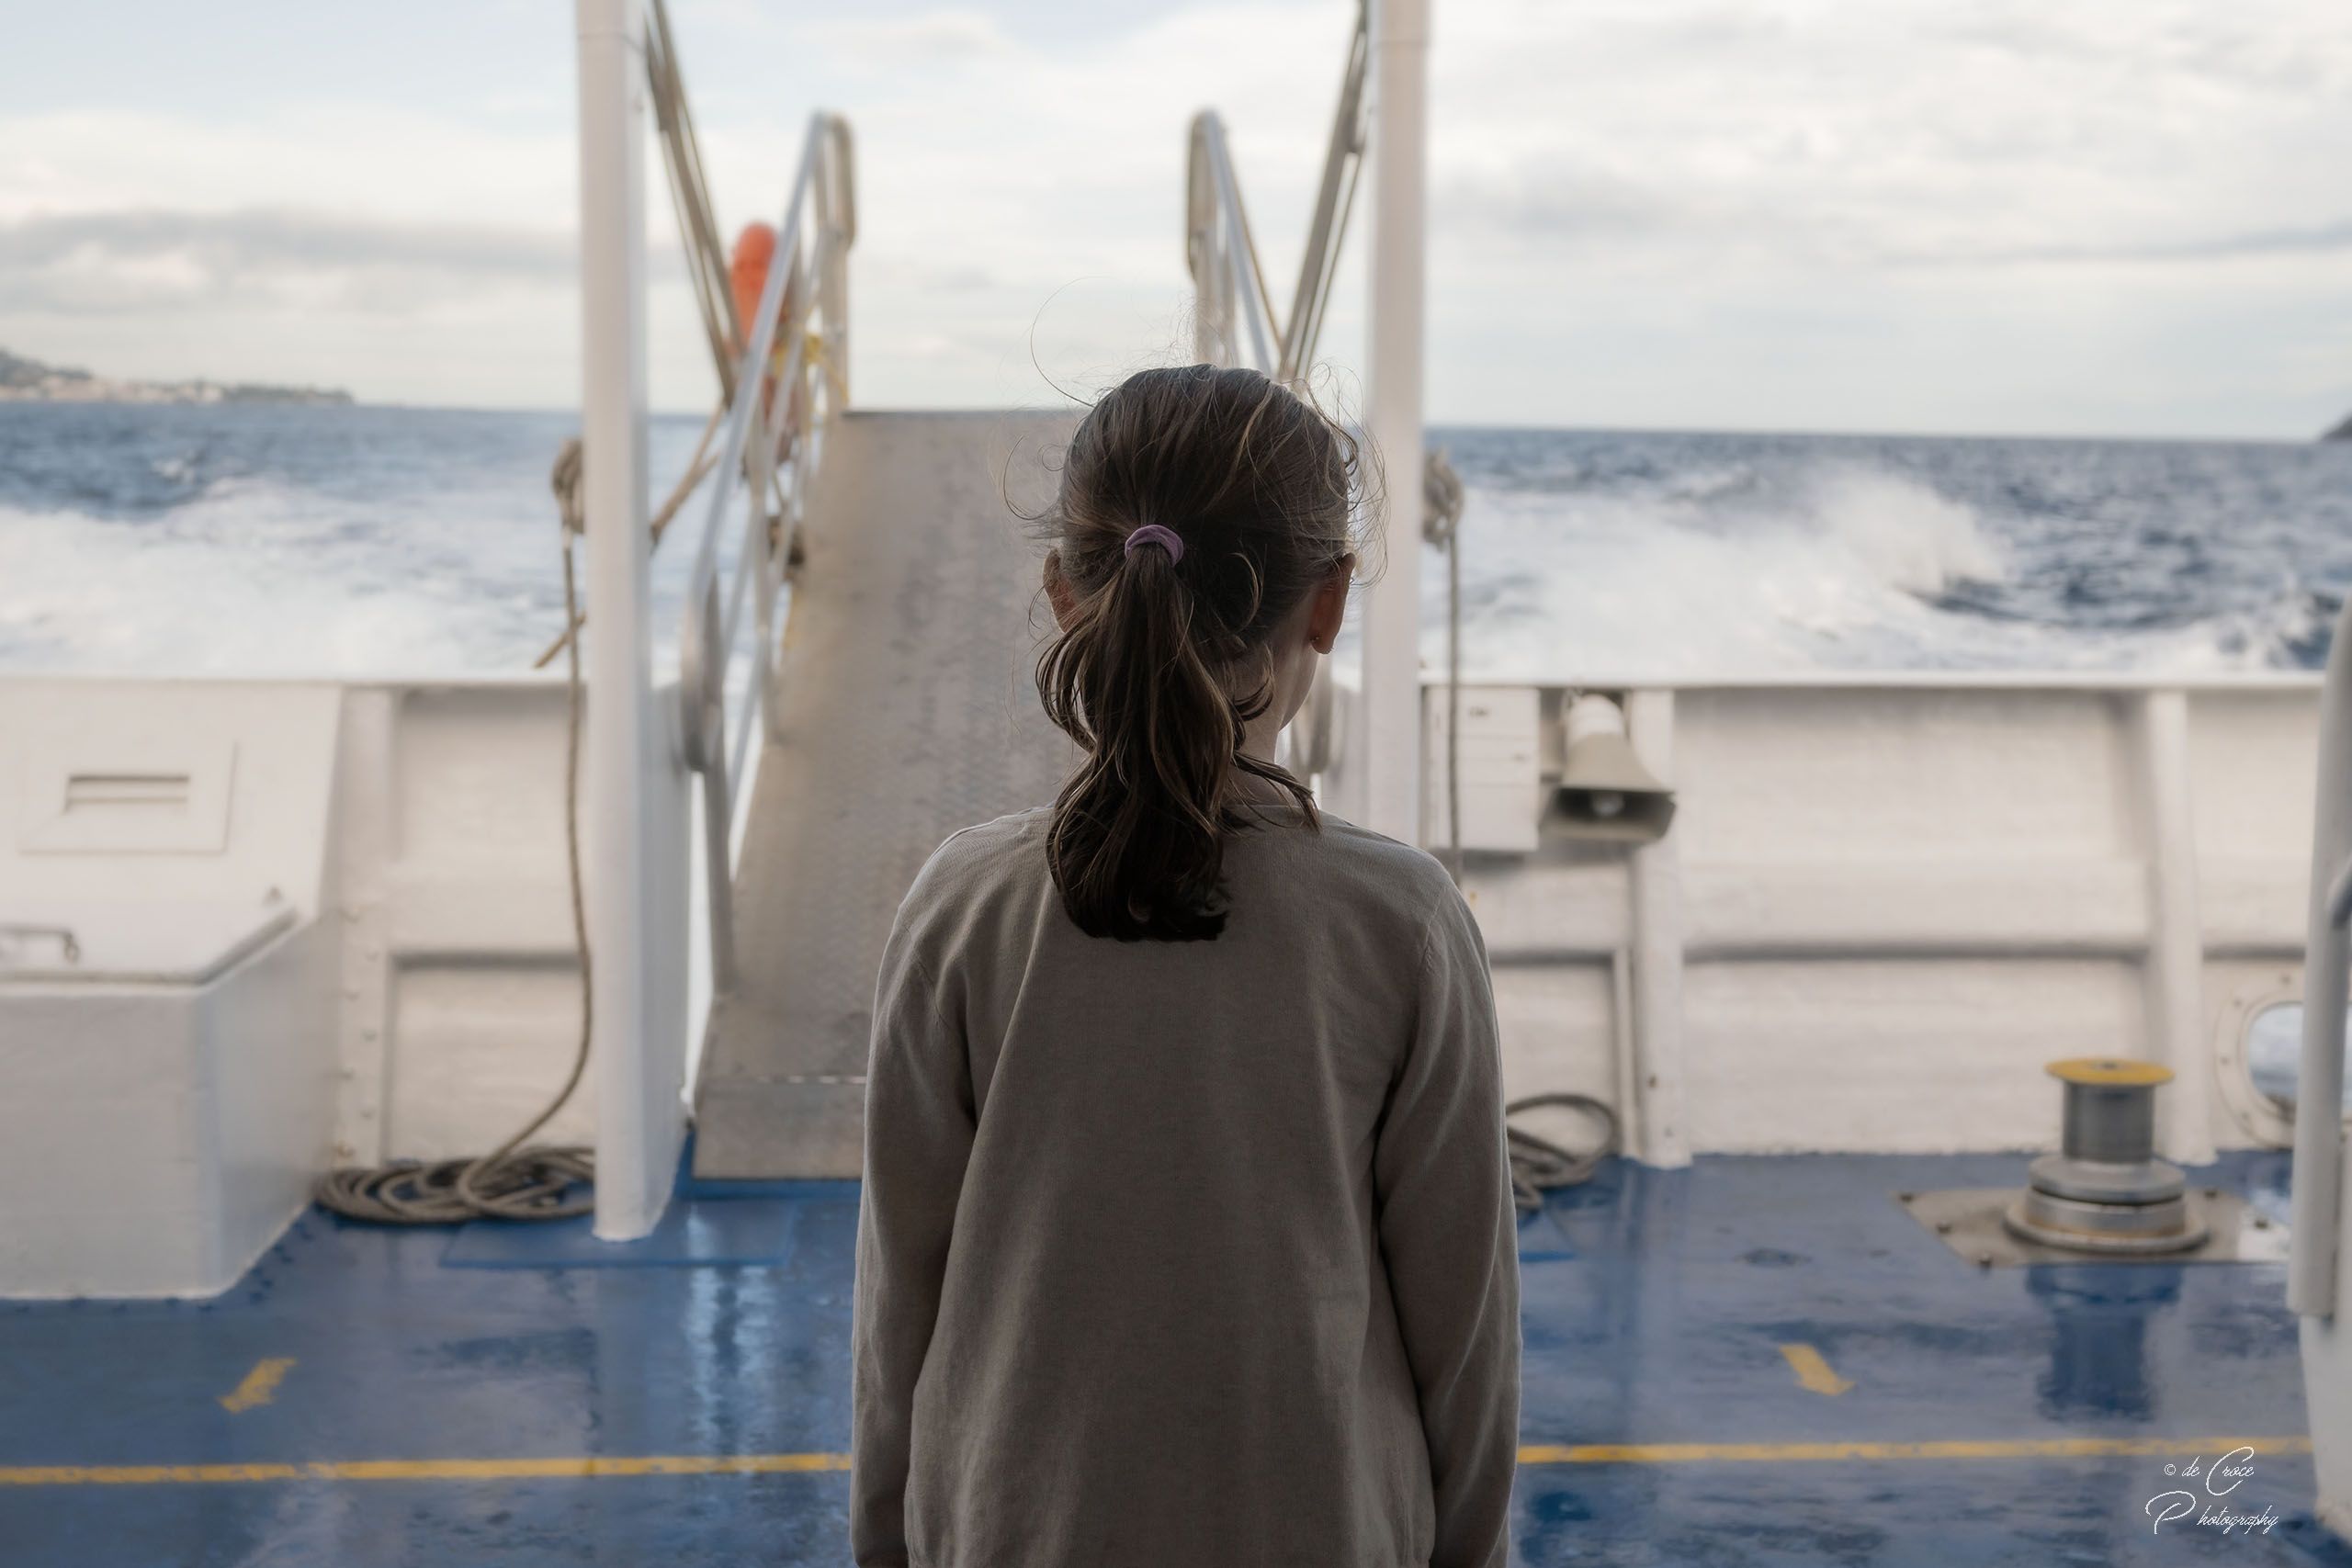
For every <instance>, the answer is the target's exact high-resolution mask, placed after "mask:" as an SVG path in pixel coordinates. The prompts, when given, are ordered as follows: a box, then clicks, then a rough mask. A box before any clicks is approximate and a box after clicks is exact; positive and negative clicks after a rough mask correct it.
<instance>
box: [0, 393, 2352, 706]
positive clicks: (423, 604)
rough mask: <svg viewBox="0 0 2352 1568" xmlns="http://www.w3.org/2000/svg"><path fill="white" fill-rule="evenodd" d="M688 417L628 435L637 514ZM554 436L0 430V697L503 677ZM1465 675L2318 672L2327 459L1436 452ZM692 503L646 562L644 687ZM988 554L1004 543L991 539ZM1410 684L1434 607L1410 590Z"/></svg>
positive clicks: (180, 412) (2262, 451)
mask: <svg viewBox="0 0 2352 1568" xmlns="http://www.w3.org/2000/svg"><path fill="white" fill-rule="evenodd" d="M701 425H702V422H701V420H700V419H699V418H692V417H677V418H662V419H659V420H657V421H655V423H654V428H653V433H652V439H651V443H650V455H651V461H652V467H653V479H652V487H651V488H652V491H653V496H654V500H655V501H656V502H658V501H659V500H660V498H661V497H662V495H663V494H665V493H666V492H667V491H668V490H669V487H670V484H671V482H672V481H673V479H674V477H675V476H676V475H677V474H678V473H679V472H680V471H681V470H682V469H683V468H684V465H685V463H686V459H687V456H688V454H689V453H690V451H691V450H692V448H693V446H694V444H695V437H696V435H697V434H699V433H700V430H701ZM575 428H576V419H575V418H574V416H571V415H569V414H561V413H529V412H469V411H456V410H426V409H393V408H368V407H359V408H292V407H287V408H274V407H257V406H244V407H210V408H203V407H133V406H81V405H15V406H0V669H8V670H45V671H108V672H164V671H171V672H187V671H209V672H219V673H240V674H244V673H265V674H320V675H357V674H413V673H432V674H440V673H469V672H472V673H485V674H487V673H499V672H507V671H517V670H520V669H523V668H526V667H527V666H528V665H529V663H530V661H531V660H533V659H534V658H535V657H536V656H537V654H538V653H539V652H540V650H541V649H544V648H545V647H546V646H547V644H548V640H549V639H550V637H552V636H553V635H554V633H555V632H556V630H557V629H558V628H559V627H560V625H561V621H562V609H561V605H562V596H561V576H560V557H559V539H560V533H559V529H558V525H557V523H556V513H555V503H554V501H553V498H552V496H551V495H550V493H549V491H548V469H549V467H550V465H551V463H552V461H553V459H554V457H555V453H556V450H557V448H558V446H560V443H561V442H562V440H563V439H564V437H565V436H567V435H569V434H571V433H572V431H573V430H574V429H575ZM1430 441H1431V445H1432V446H1442V447H1444V448H1445V449H1446V450H1447V451H1448V453H1449V454H1450V456H1451V457H1452V460H1453V464H1454V466H1455V468H1457V469H1458V470H1459V471H1460V473H1461V474H1462V476H1463V479H1464V481H1465V483H1466V487H1467V492H1468V503H1467V507H1466V510H1465V513H1464V518H1463V523H1462V528H1461V551H1462V557H1461V572H1462V583H1463V611H1464V614H1463V639H1464V640H1463V661H1464V669H1465V671H1466V672H1468V673H1470V674H1472V675H1476V676H1489V677H1507V678H1509V677H1524V678H1531V679H1533V678H1552V679H1573V678H1576V677H1577V676H1579V675H1586V676H1600V677H1604V678H1607V677H1617V678H1623V677H1640V676H1657V677H1662V678H1663V677H1687V676H1703V675H1707V674H1711V673H1722V672H1725V671H1734V672H1739V673H1744V674H1755V673H1769V672H1775V671H1811V670H1822V669H1848V670H1931V669H1951V670H1966V669H2011V670H2018V669H2022V670H2098V671H2145V672H2154V673H2191V674H2193V673H2205V672H2213V671H2256V670H2278V669H2311V668H2315V667H2317V666H2318V665H2319V664H2320V662H2321V661H2322V660H2324V656H2325V652H2326V641H2327V635H2328V629H2329V626H2330V625H2331V622H2332V619H2333V616H2334V615H2335V610H2336V608H2337V607H2338V606H2339V605H2340V604H2341V603H2342V601H2343V596H2344V594H2345V592H2346V590H2347V588H2352V445H2342V444H2339V445H2324V444H2319V443H2290V442H2281V443H2273V444H2255V443H2222V442H2211V443H2206V442H2169V441H2167V442H2149V441H2118V440H2042V439H2033V440H2025V439H1998V440H1994V439H1975V438H1969V439H1962V438H1951V437H1939V436H1899V437H1898V436H1864V435H1798V434H1782V435H1765V434H1705V433H1660V432H1627V431H1585V430H1577V431H1557V430H1469V429H1444V428H1440V429H1436V430H1433V431H1432V432H1431V433H1430ZM705 499H706V498H703V497H697V498H695V501H694V502H692V503H690V504H689V505H688V506H687V508H686V509H685V512H684V514H683V516H682V518H681V523H680V525H679V533H678V535H677V536H673V538H672V540H671V541H670V542H669V543H668V544H667V545H665V546H664V547H663V548H662V550H661V551H660V552H659V553H658V554H657V557H656V566H655V574H654V608H655V614H656V622H655V625H656V628H657V630H656V636H655V639H654V645H655V648H656V649H657V657H658V658H660V659H661V660H662V661H663V662H664V663H668V664H673V663H674V659H675V651H674V650H675V640H676V639H675V627H676V625H677V615H678V605H679V599H680V593H681V588H682V582H683V579H684V575H685V571H686V567H687V564H688V552H687V550H686V549H684V548H683V547H681V546H682V545H684V544H685V543H687V542H690V540H691V537H692V536H693V532H694V531H695V530H697V529H698V528H699V527H700V525H701V523H702V520H703V517H704V514H705ZM1005 526H1006V527H1007V528H1008V529H1009V530H1012V529H1018V528H1019V527H1020V526H1021V525H1020V524H1019V522H1018V520H1017V519H1014V518H1012V517H1011V516H1009V515H1008V517H1007V518H1006V519H1005ZM1423 567H1424V570H1423V578H1422V581H1423V592H1424V611H1425V615H1424V626H1425V629H1426V640H1425V650H1426V652H1427V654H1428V657H1429V658H1430V661H1431V662H1432V663H1433V664H1437V663H1442V659H1443V656H1444V654H1443V649H1444V623H1445V599H1444V581H1445V573H1444V570H1443V568H1442V563H1441V561H1440V559H1439V558H1437V557H1435V556H1434V555H1431V556H1430V558H1427V559H1426V560H1425V561H1424V562H1423Z"/></svg>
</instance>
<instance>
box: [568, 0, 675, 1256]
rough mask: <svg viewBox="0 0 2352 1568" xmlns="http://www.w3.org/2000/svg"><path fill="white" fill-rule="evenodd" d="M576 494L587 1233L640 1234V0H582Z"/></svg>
mask: <svg viewBox="0 0 2352 1568" xmlns="http://www.w3.org/2000/svg"><path fill="white" fill-rule="evenodd" d="M575 17H576V20H577V23H578V27H579V32H580V305H581V334H580V344H581V370H582V395H581V410H580V414H581V435H582V447H583V449H584V450H583V467H582V480H581V492H582V500H583V502H584V509H585V512H586V515H587V531H588V539H587V556H588V631H587V637H586V639H585V641H586V648H585V652H586V655H587V659H586V678H587V682H588V705H587V707H588V722H587V734H586V736H585V737H584V744H583V748H582V768H581V795H582V799H581V827H582V836H583V842H582V846H581V847H582V852H583V858H584V860H585V866H584V868H583V869H584V874H585V880H586V883H587V886H586V888H585V890H584V891H585V894H586V901H587V911H588V921H587V924H588V946H589V955H590V958H591V960H592V964H591V970H592V976H593V978H592V981H591V995H590V999H591V1001H592V1002H593V1003H594V1010H595V1043H594V1052H595V1058H596V1235H599V1236H601V1237H603V1238H604V1239H605V1240H607V1241H628V1240H633V1239H635V1238H636V1237H639V1236H641V1235H645V1234H646V1233H647V1232H649V1231H650V1230H651V1229H652V1228H653V1225H654V1222H655V1221H657V1220H659V1219H660V1218H661V1215H662V1206H663V1204H664V1202H665V1201H666V1200H667V1198H668V1195H669V1182H670V1177H671V1172H670V1171H669V1170H668V1169H666V1168H663V1169H654V1168H651V1167H652V1165H653V1164H654V1158H653V1156H654V1151H655V1150H656V1149H658V1148H660V1147H662V1145H663V1144H664V1142H665V1140H663V1139H662V1137H661V1136H660V1135H659V1134H658V1133H657V1131H656V1129H655V1121H656V1119H657V1118H659V1117H662V1116H664V1115H666V1114H669V1113H671V1112H670V1110H669V1108H664V1107H660V1106H655V1105H652V1104H650V1103H649V1096H648V1094H647V1092H646V1086H647V1083H648V1081H649V1079H650V1072H649V1069H648V1061H647V1055H648V1040H647V1021H648V1004H647V995H648V994H647V984H646V982H647V969H648V964H647V949H646V942H645V931H644V919H643V915H642V911H643V910H644V909H645V908H647V899H648V891H649V886H648V876H647V869H648V868H647V832H646V814H647V773H648V769H649V766H650V760H651V759H653V748H654V747H655V746H656V745H657V744H660V743H661V740H662V731H661V729H660V727H659V726H658V724H657V723H656V720H655V716H654V713H653V699H652V645H651V642H650V637H651V630H650V625H649V623H650V614H649V607H648V588H647V555H648V546H647V535H646V459H645V434H646V422H645V413H646V396H645V309H644V299H645V289H644V282H645V92H646V89H645V33H644V16H643V12H642V9H641V4H640V0H576V10H575Z"/></svg>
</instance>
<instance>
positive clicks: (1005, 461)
mask: <svg viewBox="0 0 2352 1568" xmlns="http://www.w3.org/2000/svg"><path fill="white" fill-rule="evenodd" d="M1075 423H1076V420H1075V416H1074V415H1073V414H1070V413H1068V412H1055V413H1045V414H1038V413H995V412H990V413H853V414H851V415H849V416H847V417H846V418H845V419H843V420H842V422H840V423H838V424H836V425H835V426H834V428H833V430H832V432H831V436H830V439H831V441H832V442H833V443H834V444H835V445H834V446H833V447H832V449H831V451H829V452H828V453H827V454H826V457H825V469H824V479H823V486H822V491H821V493H820V494H818V495H817V496H815V497H814V498H813V502H814V504H813V505H812V507H811V511H810V514H809V518H808V519H807V522H806V524H805V529H806V532H805V535H804V539H803V543H804V546H805V548H806V552H807V555H806V560H805V563H804V564H803V565H802V567H801V568H800V569H799V570H798V571H797V574H796V575H795V578H794V581H793V585H792V602H791V610H790V613H789V617H788V619H787V621H786V626H785V635H784V655H783V662H782V671H783V673H782V681H781V691H780V694H779V701H778V706H777V718H778V727H779V729H778V734H779V738H778V739H775V740H774V741H772V742H771V743H770V745H769V746H768V748H767V750H766V752H765V754H764V755H763V758H762V760H761V763H760V773H759V781H758V784H756V785H755V786H754V788H753V791H752V805H751V815H750V818H749V821H748V823H747V825H746V829H745V839H744V843H743V849H742V854H741V865H740V869H739V870H738V873H737V886H736V919H737V942H738V954H737V956H738V960H739V965H740V968H741V982H740V983H739V985H738V987H737V988H736V990H735V991H734V992H733V993H732V994H730V995H729V996H726V997H723V998H719V999H718V1001H717V1002H716V1003H715V1004H714V1006H713V1007H712V1010H711V1022H710V1032H709V1036H708V1040H707V1053H706V1055H705V1058H704V1062H703V1067H702V1076H701V1079H700V1083H699V1085H698V1087H697V1090H696V1095H695V1107H696V1135H695V1175H696V1176H698V1177H717V1178H739V1179H740V1178H757V1179H772V1178H779V1177H847V1176H856V1175H857V1174H859V1169H860V1165H861V1158H860V1155H861V1144H862V1141H863V1113H864V1107H865V1057H866V1050H867V1044H868V1033H869V1031H870V1030H871V1027H872V1020H873V1004H874V979H875V973H876V969H877V968H878V967H879V966H880V963H881V956H882V943H883V942H884V939H885V938H887V937H888V934H889V931H890V921H891V919H892V917H893V916H894V915H895V914H896V913H897V910H898V907H899V899H900V897H903V896H904V895H905V892H906V889H907V886H908V885H909V884H910V883H911V882H912V881H913V880H914V875H915V873H916V872H917V871H919V870H920V869H922V863H923V861H924V860H925V859H926V858H927V857H928V856H929V855H930V854H931V852H932V851H933V850H934V849H936V848H938V846H939V842H940V840H943V839H944V838H946V837H947V835H948V834H950V833H952V832H954V831H956V829H959V828H966V827H969V826H971V825H972V824H973V823H976V822H985V821H987V820H989V818H994V817H1000V816H1002V815H1004V814H1005V813H1007V812H1011V811H1018V810H1023V809H1025V808H1026V807H1032V806H1039V805H1043V804H1045V803H1046V802H1048V801H1050V800H1052V799H1053V797H1054V795H1055V793H1056V791H1057V789H1059V787H1060V784H1061V781H1062V779H1063V778H1064V777H1065V776H1066V775H1067V773H1068V772H1069V766H1070V763H1071V761H1072V757H1071V750H1070V747H1069V742H1068V741H1066V740H1065V739H1063V738H1062V736H1061V734H1060V732H1059V731H1057V730H1056V729H1054V728H1053V727H1052V726H1051V725H1049V724H1048V723H1047V722H1046V717H1045V715H1044V714H1043V713H1042V712H1041V711H1040V710H1039V708H1038V706H1037V698H1036V693H1035V687H1034V684H1033V677H1032V665H1033V662H1034V660H1035V650H1036V646H1037V642H1038V637H1039V633H1040V632H1041V631H1042V630H1043V625H1042V617H1043V615H1044V612H1043V609H1042V598H1041V596H1040V595H1039V593H1038V571H1039V567H1040V560H1041V557H1040V553H1039V551H1038V550H1037V548H1036V547H1035V545H1034V544H1033V543H1032V542H1031V541H1030V540H1029V539H1028V538H1027V537H1026V536H1025V535H1024V532H1023V529H1024V526H1025V525H1023V521H1022V519H1021V517H1020V516H1018V515H1016V514H1015V513H1014V512H1013V510H1012V507H1014V506H1017V507H1019V508H1020V510H1021V511H1022V512H1023V513H1034V512H1035V511H1036V510H1037V508H1038V506H1039V504H1040V502H1042V501H1043V499H1044V498H1045V495H1046V493H1047V491H1046V487H1047V486H1048V485H1049V484H1050V482H1051V479H1052V476H1051V473H1050V472H1049V471H1048V470H1047V468H1046V466H1045V464H1044V463H1043V462H1042V461H1040V453H1041V449H1051V448H1055V447H1058V446H1060V445H1061V444H1062V443H1063V442H1064V441H1066V440H1068V438H1069V432H1070V431H1071V429H1072V428H1073V427H1074V425H1075ZM1007 490H1010V491H1012V496H1011V502H1010V504H1008V500H1007V496H1006V491H1007ZM1033 615H1035V617H1037V620H1036V621H1035V623H1033Z"/></svg>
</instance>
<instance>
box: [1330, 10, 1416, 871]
mask: <svg viewBox="0 0 2352 1568" xmlns="http://www.w3.org/2000/svg"><path fill="white" fill-rule="evenodd" d="M1372 69H1373V91H1374V103H1373V123H1372V143H1373V145H1372V165H1373V179H1372V188H1373V212H1372V256H1371V286H1372V288H1371V292H1372V330H1371V345H1370V353H1369V355H1368V358H1369V361H1370V363H1369V366H1368V373H1367V377H1366V380H1367V383H1368V385H1367V388H1366V402H1367V404H1368V405H1369V406H1368V407H1367V409H1366V418H1365V421H1364V423H1365V427H1366V428H1367V429H1368V430H1369V431H1370V433H1371V435H1372V438H1373V441H1374V445H1375V446H1378V448H1379V450H1380V457H1381V461H1382V463H1383V465H1384V466H1385V473H1386V481H1387V493H1388V522H1387V557H1388V560H1387V570H1386V571H1385V573H1384V574H1383V575H1382V576H1381V578H1380V580H1379V581H1376V582H1374V584H1373V585H1372V588H1371V590H1370V592H1368V593H1367V594H1366V596H1365V599H1364V606H1363V695H1362V698H1361V702H1362V709H1361V713H1360V715H1359V716H1360V717H1361V719H1362V720H1363V722H1362V723H1358V724H1351V725H1350V726H1349V727H1348V736H1347V739H1348V750H1349V752H1350V756H1349V758H1348V762H1349V766H1348V770H1347V771H1348V775H1349V781H1350V782H1349V788H1350V792H1351V800H1350V802H1349V804H1350V805H1351V806H1352V807H1354V808H1355V809H1356V810H1357V812H1358V813H1359V814H1360V815H1359V818H1358V819H1359V820H1360V821H1361V822H1362V823H1363V826H1365V827H1367V828H1370V829H1373V830H1374V831H1375V832H1380V833H1386V834H1387V835H1389V836H1390V837H1391V838H1396V839H1402V840H1405V841H1406V842H1407V843H1418V842H1419V841H1420V828H1421V798H1420V797H1421V654H1420V644H1421V570H1420V569H1421V442H1422V434H1421V335H1422V334H1421V295H1422V250H1423V243H1424V239H1423V229H1422V197H1423V185H1424V183H1425V172H1426V166H1427V156H1426V152H1425V149H1424V147H1423V121H1424V118H1425V117H1424V112H1423V108H1424V101H1425V98H1426V96H1427V92H1426V88H1427V78H1428V69H1429V0H1374V9H1373V32H1372Z"/></svg>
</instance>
